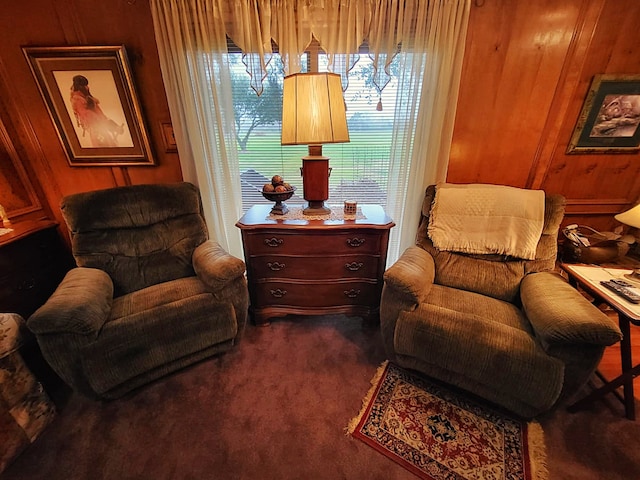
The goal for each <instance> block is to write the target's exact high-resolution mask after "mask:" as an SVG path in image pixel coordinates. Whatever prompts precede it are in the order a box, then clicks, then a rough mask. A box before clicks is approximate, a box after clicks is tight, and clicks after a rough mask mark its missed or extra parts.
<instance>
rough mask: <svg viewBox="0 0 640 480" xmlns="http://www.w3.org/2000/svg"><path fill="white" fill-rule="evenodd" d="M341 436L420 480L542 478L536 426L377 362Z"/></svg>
mask: <svg viewBox="0 0 640 480" xmlns="http://www.w3.org/2000/svg"><path fill="white" fill-rule="evenodd" d="M348 431H349V433H351V435H352V436H354V437H355V438H358V439H360V440H362V441H363V442H365V443H366V444H367V445H369V446H371V447H373V448H374V449H376V450H377V451H379V452H381V453H383V454H384V455H386V456H388V457H389V458H391V459H392V460H394V461H395V462H397V463H399V464H400V465H402V466H403V467H405V468H406V469H407V470H409V471H411V472H413V473H414V474H415V475H417V476H418V477H420V478H425V479H429V480H445V479H446V480H454V479H455V480H472V479H473V480H489V479H491V480H502V479H512V480H519V479H522V480H543V479H545V478H546V476H547V474H546V468H545V465H544V445H543V437H542V430H541V428H540V426H539V424H537V423H535V422H533V423H527V422H525V421H523V420H520V419H518V418H515V417H510V416H509V415H508V414H505V413H504V412H502V411H499V410H497V409H494V408H492V407H491V406H487V405H484V404H481V403H479V402H478V401H477V400H475V399H472V398H470V397H469V396H467V395H465V394H463V393H461V392H459V391H454V390H453V389H449V388H446V387H444V386H442V385H440V384H438V383H436V382H431V381H429V380H427V379H426V378H424V377H422V376H418V375H417V374H414V373H411V372H408V371H406V370H404V369H402V368H400V367H398V366H397V365H394V364H393V363H387V362H385V363H384V364H383V365H382V366H381V367H380V369H379V371H378V373H377V374H376V376H375V377H374V379H373V380H372V389H371V391H370V392H369V394H368V395H367V397H366V398H365V400H364V401H363V410H362V412H361V413H360V415H358V417H356V418H354V419H353V420H352V422H351V424H350V426H349V427H348Z"/></svg>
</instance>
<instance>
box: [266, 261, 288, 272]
mask: <svg viewBox="0 0 640 480" xmlns="http://www.w3.org/2000/svg"><path fill="white" fill-rule="evenodd" d="M267 267H269V269H270V270H272V271H274V272H279V271H280V270H282V269H283V268H284V267H285V264H284V263H278V262H273V263H271V262H269V263H267Z"/></svg>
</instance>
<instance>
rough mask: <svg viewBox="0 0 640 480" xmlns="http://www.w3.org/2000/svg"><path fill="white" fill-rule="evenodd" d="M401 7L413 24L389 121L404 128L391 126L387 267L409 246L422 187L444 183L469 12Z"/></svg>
mask: <svg viewBox="0 0 640 480" xmlns="http://www.w3.org/2000/svg"><path fill="white" fill-rule="evenodd" d="M405 3H406V5H407V8H409V6H412V7H415V8H416V15H415V17H416V18H417V22H416V24H415V25H411V26H409V25H408V24H407V23H406V22H405V24H404V26H405V28H411V29H414V33H413V35H412V41H411V43H410V45H403V49H402V53H400V55H401V62H402V68H400V71H401V72H402V78H401V79H400V82H399V83H400V87H399V88H398V92H399V93H398V99H397V101H396V105H395V108H396V115H395V116H396V118H407V119H408V121H409V124H408V125H394V134H393V139H394V143H393V145H392V149H391V168H390V172H389V179H390V183H389V190H393V191H397V192H405V195H404V196H399V195H396V196H389V197H388V202H387V211H388V213H389V215H390V216H391V217H392V218H393V219H394V220H395V222H396V225H397V226H396V228H394V229H393V230H392V231H391V238H390V242H389V254H388V258H389V262H388V263H391V262H393V261H395V259H397V257H398V256H399V255H400V253H402V251H404V249H406V248H407V247H409V246H411V245H413V244H414V243H415V234H416V230H417V226H418V220H419V219H420V210H421V207H422V200H423V198H424V191H425V188H426V186H427V185H430V184H432V183H437V182H441V181H445V180H446V176H447V166H448V163H449V151H450V147H451V138H452V136H453V126H454V121H455V113H456V105H457V99H458V89H459V88H458V87H459V84H460V73H461V70H462V58H463V55H464V45H465V37H466V31H467V24H468V19H469V9H470V2H469V1H456V0H444V1H435V2H434V1H429V2H419V1H418V0H416V1H415V2H410V1H407V2H405ZM418 3H419V4H420V5H418ZM404 35H405V39H406V38H407V37H408V32H405V33H404Z"/></svg>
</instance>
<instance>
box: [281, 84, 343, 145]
mask: <svg viewBox="0 0 640 480" xmlns="http://www.w3.org/2000/svg"><path fill="white" fill-rule="evenodd" d="M281 140H282V141H281V143H282V145H322V144H323V143H340V142H348V141H349V130H348V128H347V114H346V108H345V103H344V97H343V96H342V82H341V80H340V75H338V74H335V73H295V74H293V75H288V76H287V77H285V79H284V85H283V91H282V139H281Z"/></svg>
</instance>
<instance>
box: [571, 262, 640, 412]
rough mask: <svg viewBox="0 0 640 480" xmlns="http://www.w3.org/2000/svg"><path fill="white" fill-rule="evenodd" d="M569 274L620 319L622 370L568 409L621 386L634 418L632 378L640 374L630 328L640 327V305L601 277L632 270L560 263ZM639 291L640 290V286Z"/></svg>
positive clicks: (623, 398)
mask: <svg viewBox="0 0 640 480" xmlns="http://www.w3.org/2000/svg"><path fill="white" fill-rule="evenodd" d="M560 267H561V268H562V270H564V271H565V272H566V273H567V275H568V277H569V283H571V284H572V285H573V286H574V287H578V286H579V287H581V288H583V289H584V290H585V291H587V292H588V293H589V294H590V295H592V296H593V297H594V298H596V299H597V300H599V301H601V302H603V303H606V304H607V305H609V307H611V308H612V309H613V310H614V311H615V312H616V313H617V314H618V322H619V325H620V330H621V331H622V340H621V341H620V357H621V361H622V373H621V374H620V375H619V376H618V377H616V378H614V379H613V380H609V381H607V382H606V383H605V384H604V385H603V386H602V387H600V388H598V389H597V390H595V391H593V392H592V393H590V394H589V395H587V396H586V397H585V398H583V399H581V400H579V401H577V402H576V403H574V404H573V405H571V406H570V407H569V411H577V410H579V409H581V408H582V407H584V406H586V405H587V404H589V403H591V402H592V401H594V400H596V399H599V398H602V397H603V396H604V395H606V394H608V393H612V392H615V390H616V389H617V388H618V387H620V386H622V387H623V396H622V398H621V400H622V402H623V403H624V410H625V415H626V417H627V418H628V419H630V420H635V418H636V413H635V397H634V392H633V379H634V378H635V377H636V376H638V375H639V374H640V363H639V364H637V365H635V366H633V360H632V358H631V357H632V352H631V328H630V326H631V325H632V324H633V325H635V326H640V305H637V304H633V303H631V302H629V301H627V300H626V299H624V298H623V297H620V296H618V295H616V294H615V293H613V292H611V291H609V290H607V289H606V288H605V287H603V286H602V285H600V281H601V280H611V279H612V278H617V277H622V276H623V275H624V274H625V273H630V272H631V271H632V270H627V269H620V268H613V267H601V266H597V265H574V264H566V263H563V264H561V265H560ZM637 290H638V291H639V292H640V289H637Z"/></svg>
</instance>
